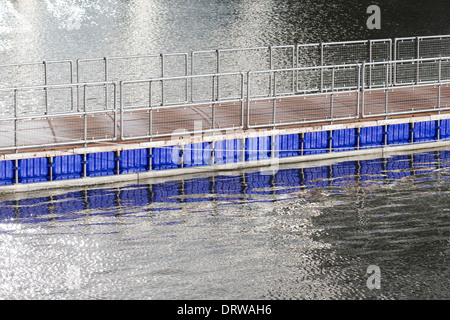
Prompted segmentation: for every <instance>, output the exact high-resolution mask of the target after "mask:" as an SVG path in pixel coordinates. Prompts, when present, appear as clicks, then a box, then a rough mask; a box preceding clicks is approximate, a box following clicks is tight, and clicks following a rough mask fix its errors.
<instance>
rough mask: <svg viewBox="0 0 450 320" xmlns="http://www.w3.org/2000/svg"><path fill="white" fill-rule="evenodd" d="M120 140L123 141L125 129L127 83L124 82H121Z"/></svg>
mask: <svg viewBox="0 0 450 320" xmlns="http://www.w3.org/2000/svg"><path fill="white" fill-rule="evenodd" d="M119 85H120V87H119V90H120V107H119V108H120V140H123V138H124V128H123V108H124V100H125V97H124V85H125V82H124V81H120V84H119Z"/></svg>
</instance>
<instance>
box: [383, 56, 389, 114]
mask: <svg viewBox="0 0 450 320" xmlns="http://www.w3.org/2000/svg"><path fill="white" fill-rule="evenodd" d="M388 72H389V64H386V78H385V83H386V85H385V86H384V87H385V89H384V90H385V91H384V92H385V96H384V104H385V105H384V110H385V111H384V112H385V117H386V119H387V115H388V92H389V86H388V81H389V75H388Z"/></svg>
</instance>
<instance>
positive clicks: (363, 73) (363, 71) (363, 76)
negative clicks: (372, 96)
mask: <svg viewBox="0 0 450 320" xmlns="http://www.w3.org/2000/svg"><path fill="white" fill-rule="evenodd" d="M365 86H366V64H365V63H364V61H363V62H362V64H361V116H362V117H363V118H364V115H365V114H364V99H365V97H364V90H365Z"/></svg>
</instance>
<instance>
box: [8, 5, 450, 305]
mask: <svg viewBox="0 0 450 320" xmlns="http://www.w3.org/2000/svg"><path fill="white" fill-rule="evenodd" d="M377 3H378V4H379V5H380V7H381V9H382V28H381V30H368V29H367V28H366V19H367V17H368V15H367V14H366V8H367V6H368V5H370V4H372V1H358V2H355V1H326V0H316V1H309V0H306V1H281V0H257V1H256V0H245V1H237V0H230V1H222V0H198V1H197V0H195V1H194V0H171V1H163V0H130V1H120V0H106V1H87V0H67V1H62V0H43V1H34V0H17V1H12V0H0V64H3V63H13V62H25V61H42V60H52V59H55V60H61V59H78V58H86V57H104V56H122V55H133V54H150V53H161V52H188V51H190V50H203V49H213V48H214V49H215V48H235V47H250V46H259V45H265V46H268V45H281V44H295V43H311V42H320V41H340V40H357V39H368V38H385V37H389V38H393V37H402V36H416V35H436V34H449V33H450V24H449V22H448V12H449V10H450V9H449V2H448V1H447V0H443V1H435V2H433V4H430V3H429V2H426V1H406V0H405V1H403V0H402V1H378V2H377ZM0 75H1V74H0ZM449 154H450V151H448V150H439V151H433V152H428V153H422V154H414V155H412V154H407V155H399V156H396V157H393V158H386V159H372V160H364V159H358V160H355V159H353V160H351V161H345V162H341V163H339V162H330V163H321V164H319V163H318V164H316V166H315V167H309V168H308V167H302V166H301V165H297V166H292V167H289V168H281V169H280V170H278V171H277V172H272V173H270V172H264V171H263V172H261V171H259V170H253V171H252V170H250V171H246V172H230V173H227V174H216V175H212V176H211V175H207V174H200V175H199V176H197V177H185V178H183V179H180V180H171V181H148V182H147V183H142V184H140V185H120V186H118V185H111V186H105V187H98V188H89V189H84V188H80V189H71V190H58V191H43V192H40V193H28V194H17V195H8V194H0V299H30V298H31V299H86V298H88V299H290V298H293V299H311V298H314V299H327V298H331V299H359V298H374V299H415V298H419V299H433V298H440V299H448V298H450V292H449V285H448V278H449V275H450V274H449V265H450V263H449V257H450V223H449V221H450V219H449V214H450V209H449V204H450V201H449V192H450V184H449V183H448V182H449V181H450V180H449V178H450V172H449V167H450V162H449V161H450V155H449ZM310 166H311V165H310ZM373 265H375V266H378V267H379V268H380V272H381V283H380V286H381V287H380V289H373V290H370V289H368V287H367V280H368V279H369V276H370V275H369V274H367V269H368V267H369V266H373Z"/></svg>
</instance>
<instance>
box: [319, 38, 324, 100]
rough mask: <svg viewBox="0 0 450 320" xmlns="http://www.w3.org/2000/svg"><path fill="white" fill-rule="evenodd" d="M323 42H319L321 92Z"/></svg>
mask: <svg viewBox="0 0 450 320" xmlns="http://www.w3.org/2000/svg"><path fill="white" fill-rule="evenodd" d="M323 47H324V45H323V42H321V43H320V46H319V48H320V49H319V50H320V67H321V68H320V92H323V64H324V56H323Z"/></svg>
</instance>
